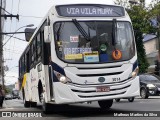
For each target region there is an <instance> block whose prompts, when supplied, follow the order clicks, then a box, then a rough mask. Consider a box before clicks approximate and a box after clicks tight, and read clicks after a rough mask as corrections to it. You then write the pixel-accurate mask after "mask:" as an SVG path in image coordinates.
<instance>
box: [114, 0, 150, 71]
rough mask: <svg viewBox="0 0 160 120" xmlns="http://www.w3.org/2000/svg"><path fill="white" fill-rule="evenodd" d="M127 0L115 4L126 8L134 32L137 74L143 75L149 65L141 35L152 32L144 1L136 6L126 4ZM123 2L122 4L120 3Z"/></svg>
mask: <svg viewBox="0 0 160 120" xmlns="http://www.w3.org/2000/svg"><path fill="white" fill-rule="evenodd" d="M126 1H128V0H123V1H122V0H121V3H119V2H120V0H117V2H116V4H119V5H122V4H123V6H125V7H127V12H128V14H129V16H130V18H131V21H132V24H133V29H134V31H135V41H136V47H137V56H138V63H139V70H140V71H139V72H140V73H145V72H146V71H147V69H148V67H149V63H148V61H147V58H146V52H145V49H144V45H143V33H149V32H150V31H151V30H152V26H151V25H150V22H149V19H148V17H149V16H148V11H147V9H146V8H145V4H144V3H145V1H144V0H139V1H138V4H130V3H129V2H126ZM122 2H123V3H122Z"/></svg>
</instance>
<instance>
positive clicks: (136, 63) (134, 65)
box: [132, 60, 138, 71]
mask: <svg viewBox="0 0 160 120" xmlns="http://www.w3.org/2000/svg"><path fill="white" fill-rule="evenodd" d="M137 66H138V61H137V60H136V61H135V62H134V64H133V69H132V71H134V70H135V69H136V68H137Z"/></svg>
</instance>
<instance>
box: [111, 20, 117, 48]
mask: <svg viewBox="0 0 160 120" xmlns="http://www.w3.org/2000/svg"><path fill="white" fill-rule="evenodd" d="M116 38H117V21H116V19H113V24H112V45H113V46H115V45H116V41H117V40H116Z"/></svg>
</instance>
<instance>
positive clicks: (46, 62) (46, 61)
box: [42, 30, 51, 65]
mask: <svg viewBox="0 0 160 120" xmlns="http://www.w3.org/2000/svg"><path fill="white" fill-rule="evenodd" d="M42 42H43V46H42V52H43V53H42V58H43V60H42V62H43V64H44V65H49V56H51V53H50V43H44V30H43V31H42Z"/></svg>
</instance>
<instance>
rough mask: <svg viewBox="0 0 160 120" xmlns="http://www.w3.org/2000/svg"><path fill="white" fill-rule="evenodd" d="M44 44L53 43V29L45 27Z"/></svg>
mask: <svg viewBox="0 0 160 120" xmlns="http://www.w3.org/2000/svg"><path fill="white" fill-rule="evenodd" d="M44 42H45V43H50V42H51V27H50V26H45V27H44Z"/></svg>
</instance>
